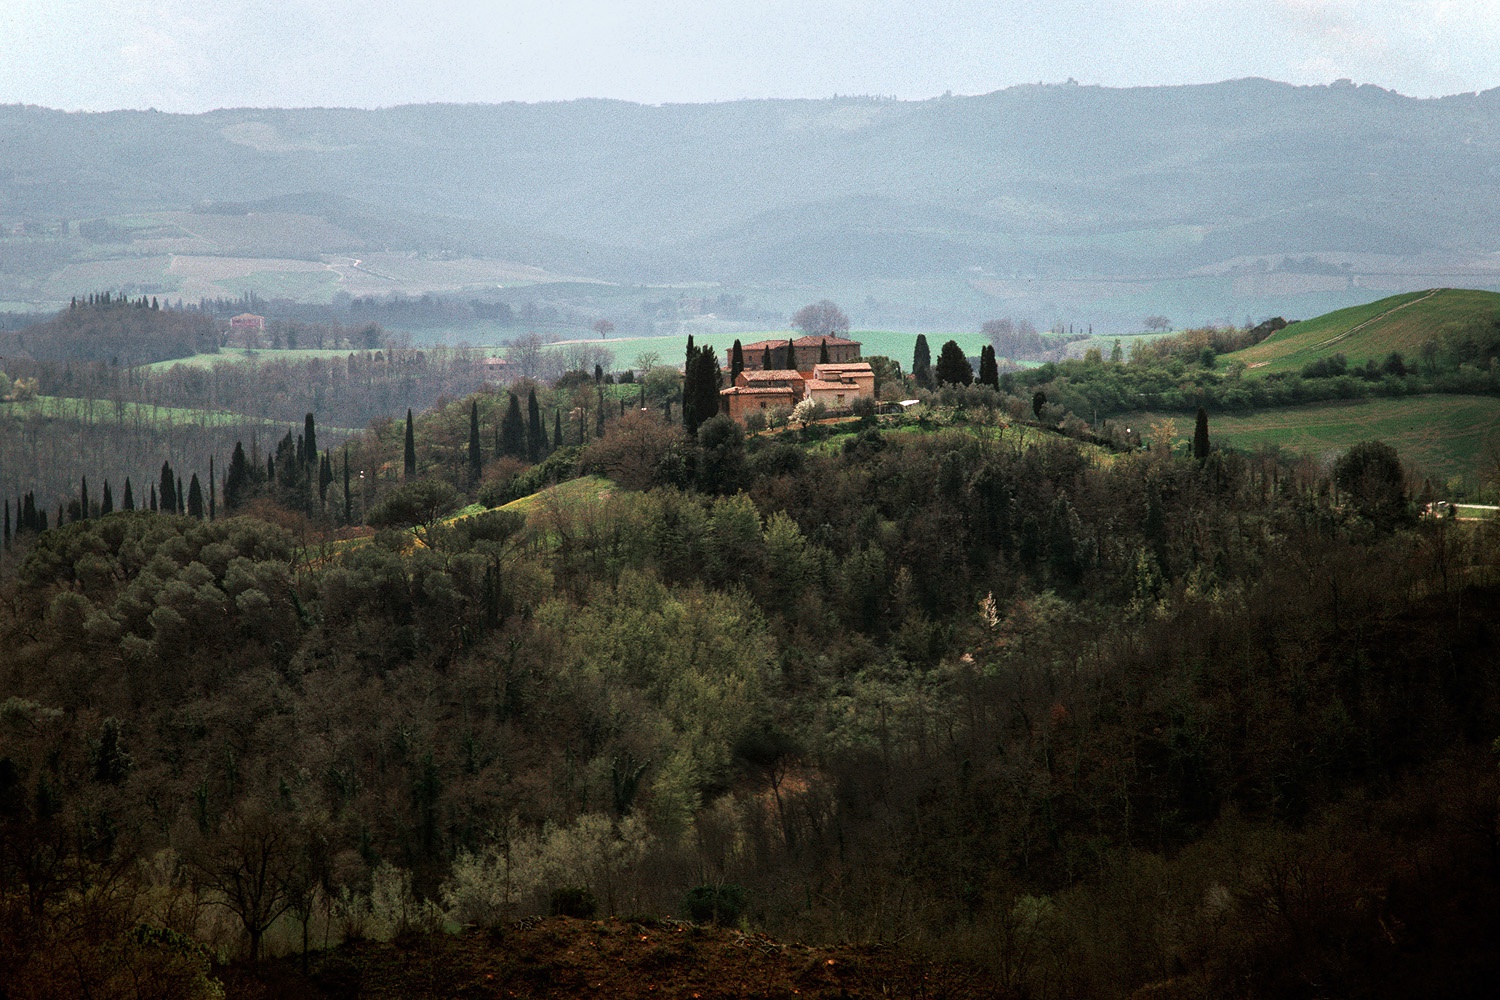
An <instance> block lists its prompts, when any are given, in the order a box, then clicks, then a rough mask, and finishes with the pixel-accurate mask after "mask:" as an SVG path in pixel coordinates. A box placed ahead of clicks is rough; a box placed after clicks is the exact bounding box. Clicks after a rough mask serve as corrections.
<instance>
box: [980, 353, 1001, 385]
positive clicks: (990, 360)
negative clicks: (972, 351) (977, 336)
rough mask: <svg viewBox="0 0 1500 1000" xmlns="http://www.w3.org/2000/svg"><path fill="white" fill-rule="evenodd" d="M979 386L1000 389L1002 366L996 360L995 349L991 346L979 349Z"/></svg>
mask: <svg viewBox="0 0 1500 1000" xmlns="http://www.w3.org/2000/svg"><path fill="white" fill-rule="evenodd" d="M979 384H980V385H987V386H989V387H990V388H991V389H999V388H1000V365H999V363H998V362H997V361H996V360H995V349H994V348H993V347H991V346H990V345H989V344H985V345H984V346H983V347H981V348H980V349H979Z"/></svg>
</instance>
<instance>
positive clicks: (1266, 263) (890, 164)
mask: <svg viewBox="0 0 1500 1000" xmlns="http://www.w3.org/2000/svg"><path fill="white" fill-rule="evenodd" d="M0 135H3V136H4V138H5V150H6V153H5V162H4V166H3V168H0V200H3V204H4V206H5V209H4V214H5V216H6V219H7V221H8V222H10V223H11V224H12V226H11V227H12V229H14V226H15V223H17V222H27V221H30V222H33V223H41V222H44V221H46V220H58V219H72V220H74V225H75V227H76V225H77V222H78V220H109V219H117V218H119V217H124V216H140V215H142V214H143V213H153V212H197V213H200V214H202V213H205V212H207V213H212V214H215V215H218V216H224V215H229V216H239V217H247V216H246V213H256V214H258V215H259V216H260V217H261V226H260V228H261V229H262V230H265V231H262V232H261V233H260V235H259V236H256V237H253V238H249V239H250V243H251V244H252V245H250V246H248V248H247V247H245V246H240V247H238V248H237V249H230V248H225V247H223V246H219V247H218V249H215V244H214V243H213V241H212V239H209V240H208V242H206V243H204V242H203V241H202V240H200V241H199V242H198V244H197V245H195V246H192V247H188V246H184V245H182V244H181V243H180V242H179V243H174V242H173V238H174V237H175V238H177V239H178V240H179V241H180V240H183V239H186V238H187V236H186V234H187V233H191V232H193V231H194V229H195V227H194V225H193V224H192V223H191V221H189V222H186V223H184V222H183V220H182V219H181V218H174V220H173V222H174V224H175V226H176V229H175V230H174V229H172V228H171V227H169V228H168V229H167V230H161V229H159V228H158V229H152V230H147V231H145V232H137V233H135V234H134V235H133V236H132V234H131V231H130V230H129V229H128V228H126V229H124V230H120V229H118V228H117V229H116V230H114V231H115V232H116V233H117V234H119V235H117V236H115V237H113V243H114V244H116V246H115V248H114V251H112V252H114V253H117V254H119V255H123V256H125V257H127V258H128V257H130V256H131V255H134V256H135V257H137V258H140V257H149V256H150V255H151V254H152V253H154V252H160V251H167V252H170V253H186V252H197V253H200V254H206V255H209V256H212V255H214V254H215V253H223V254H228V253H231V252H233V253H238V254H240V255H246V256H252V257H257V256H258V257H274V256H287V257H303V258H308V257H312V258H316V257H317V256H318V255H320V254H345V253H357V252H371V251H391V252H396V253H407V254H418V255H426V256H429V257H430V256H440V257H441V256H446V257H450V258H451V257H475V258H499V259H504V260H509V261H514V262H518V263H521V264H525V265H533V266H537V267H541V268H545V269H546V270H547V271H549V272H551V273H552V274H557V275H572V276H578V277H583V278H587V279H597V280H603V281H611V282H628V283H654V284H661V283H682V282H699V283H715V284H722V285H725V286H729V287H737V288H746V287H748V288H752V289H753V288H758V287H762V286H770V287H775V286H785V285H792V286H797V287H799V288H800V287H801V286H806V287H807V288H808V289H810V290H813V289H816V288H817V287H828V288H833V289H835V290H843V291H845V293H846V296H847V295H850V294H856V293H857V292H859V291H863V292H865V295H864V297H865V298H868V299H870V300H872V303H873V304H871V305H870V306H869V310H868V311H870V312H873V313H877V314H878V313H880V312H881V306H880V303H881V301H882V300H885V301H887V303H888V305H889V308H887V309H886V310H885V311H886V312H889V313H893V314H895V313H899V312H900V307H901V303H900V297H901V296H902V295H903V294H905V295H907V296H908V297H909V298H911V299H912V300H914V301H916V300H922V301H926V300H930V299H933V298H935V297H938V296H939V295H940V294H941V291H940V290H941V289H942V288H947V289H950V290H953V289H957V290H958V291H957V292H955V293H954V295H953V298H954V299H955V301H954V303H953V311H954V315H953V316H952V317H951V319H952V321H954V322H963V321H966V320H973V319H977V318H982V316H983V314H984V313H985V312H986V311H987V310H988V311H991V312H1005V311H1010V312H1014V313H1017V314H1029V315H1034V316H1035V317H1036V318H1037V319H1038V320H1040V321H1042V322H1051V321H1052V320H1054V319H1055V318H1056V319H1063V320H1071V319H1073V318H1075V317H1076V319H1077V321H1079V322H1099V323H1102V324H1104V325H1105V326H1120V325H1122V324H1123V325H1129V323H1130V322H1131V317H1134V316H1136V315H1137V314H1139V313H1140V312H1141V310H1143V309H1144V310H1146V311H1148V312H1157V311H1162V310H1170V311H1172V312H1177V313H1181V314H1182V319H1183V320H1184V321H1193V320H1207V319H1212V318H1216V317H1226V318H1233V319H1235V320H1238V319H1240V318H1241V317H1242V315H1244V314H1252V315H1253V314H1259V313H1262V312H1266V311H1287V310H1290V311H1292V312H1300V313H1303V314H1307V313H1309V312H1310V311H1311V310H1313V309H1315V308H1320V307H1323V306H1326V305H1336V304H1341V303H1343V302H1346V301H1359V300H1364V299H1368V298H1370V297H1373V293H1378V292H1385V291H1391V290H1398V289H1402V288H1407V287H1426V286H1432V285H1438V284H1462V285H1473V286H1479V287H1496V286H1500V256H1497V252H1500V245H1497V243H1500V238H1497V237H1496V235H1495V234H1496V233H1497V232H1500V226H1497V225H1496V223H1497V222H1500V199H1497V198H1496V197H1495V190H1496V185H1497V183H1500V90H1495V91H1487V92H1484V93H1481V94H1477V95H1475V94H1465V95H1456V96H1450V97H1445V98H1441V99H1426V100H1423V99H1414V98H1410V97H1405V96H1402V95H1399V94H1395V93H1393V92H1390V91H1386V90H1383V89H1381V88H1377V87H1373V86H1359V87H1357V86H1354V85H1351V84H1335V85H1332V86H1318V87H1296V86H1291V85H1287V84H1281V83H1273V82H1269V81H1265V80H1256V79H1247V80H1239V81H1231V82H1225V83H1219V84H1213V85H1202V86H1191V87H1161V88H1132V89H1110V88H1100V87H1086V86H1077V85H1053V86H1019V87H1013V88H1009V89H1006V90H1003V91H999V92H996V93H993V94H987V95H983V96H976V97H952V98H939V99H930V100H925V101H896V100H880V99H871V98H838V99H824V100H800V101H789V100H761V101H738V102H729V103H720V104H708V105H668V106H661V107H653V106H646V105H638V104H631V103H626V102H619V101H573V102H561V103H548V104H503V105H462V106H460V105H424V106H406V107H398V108H391V109H383V110H325V109H315V110H233V111H215V112H210V113H205V114H200V115H171V114H163V113H159V112H112V113H105V114H78V113H73V114H67V113H62V112H58V111H50V110H43V109H39V108H32V107H16V106H10V107H5V108H0ZM267 213H280V214H276V215H273V216H272V218H276V219H284V220H292V219H294V218H296V220H297V225H295V226H293V227H292V229H293V230H294V231H295V235H286V234H284V235H282V236H280V237H278V234H277V232H276V231H275V227H274V226H272V227H271V228H270V229H269V230H267V229H266V225H265V223H266V222H267V221H268V220H267V219H266V218H265V217H266V214H267ZM250 217H253V216H250ZM309 217H313V218H315V219H316V220H318V221H319V225H320V227H321V228H320V229H319V230H317V231H316V232H315V233H313V234H309V231H308V229H307V226H306V223H307V222H308V221H309ZM158 221H160V220H158ZM140 224H141V223H140V222H139V220H137V221H135V222H133V223H129V224H128V225H140ZM216 224H218V225H219V226H220V228H222V219H221V220H218V222H217V223H216ZM33 229H37V227H36V226H33ZM94 231H95V232H96V234H97V232H98V225H97V224H96V225H95V228H94ZM195 235H198V236H201V235H202V234H201V233H197V234H195ZM147 237H149V239H148V238H147ZM111 239H112V238H111V237H109V236H108V235H106V236H104V237H98V236H97V235H96V239H95V240H94V245H93V246H92V247H91V253H92V255H93V256H94V257H98V256H100V255H101V254H104V253H105V248H106V247H107V246H109V245H111ZM153 241H155V242H154V243H153ZM44 242H45V241H44V240H43V241H39V240H36V239H28V240H22V241H17V240H16V239H15V238H14V236H12V238H11V239H9V240H8V241H7V243H6V244H5V246H6V248H7V249H6V255H7V257H9V258H10V260H9V261H8V263H9V264H10V266H5V267H0V271H5V272H8V273H7V274H6V275H5V277H4V280H5V281H6V282H7V286H8V287H7V288H6V289H5V291H4V292H3V293H0V295H3V297H4V298H7V299H16V300H19V301H27V300H33V299H38V298H44V297H45V296H39V295H38V294H37V293H36V291H35V290H34V288H35V285H36V282H37V280H39V276H41V275H44V274H47V273H53V271H55V269H56V267H58V266H61V265H63V264H65V263H66V262H67V261H68V260H73V259H75V258H76V253H74V252H73V251H67V252H64V250H63V249H61V248H62V247H63V246H65V245H66V244H65V243H64V242H62V241H54V242H57V247H54V250H55V251H56V254H54V255H53V256H52V257H48V255H47V254H46V253H45V252H43V249H42V247H41V244H42V243H44ZM74 242H76V241H74ZM22 244H25V245H24V246H23V245H22ZM75 249H76V248H75ZM23 251H24V253H23ZM26 253H29V254H30V255H31V256H30V257H25V256H24V254H26ZM58 255H61V256H58ZM28 265H29V266H28ZM28 276H29V277H28ZM28 280H30V281H31V282H32V285H30V286H28V285H27V281H28ZM170 284H171V282H170V280H167V281H166V284H164V285H163V288H162V290H163V291H165V292H168V293H171V292H172V291H173V289H172V288H171V287H169V286H170ZM177 290H178V291H181V289H180V288H179V289H177ZM408 290H410V289H408ZM1153 297H1156V298H1157V299H1159V300H1164V304H1162V305H1160V306H1159V307H1158V308H1151V304H1152V300H1153ZM1304 300H1305V301H1304ZM965 310H966V311H967V312H968V313H971V314H972V315H968V316H965V315H963V313H964V311H965ZM856 312H858V310H856ZM1054 313H1055V314H1056V315H1055V316H1054V315H1051V314H1054ZM855 318H856V320H857V321H859V320H864V321H866V322H882V321H883V322H886V323H891V322H893V321H894V322H896V323H897V325H899V323H900V317H899V315H890V316H886V315H872V316H868V317H861V316H856V317H855Z"/></svg>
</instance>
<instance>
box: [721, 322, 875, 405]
mask: <svg viewBox="0 0 1500 1000" xmlns="http://www.w3.org/2000/svg"><path fill="white" fill-rule="evenodd" d="M859 348H860V345H859V342H858V341H854V340H845V339H843V338H842V337H802V338H800V339H797V340H763V341H759V342H757V343H754V344H749V345H746V346H742V347H741V348H740V351H741V357H743V358H744V362H745V367H744V370H743V371H741V372H740V374H739V377H738V378H736V379H735V381H734V385H732V386H730V387H729V388H727V389H720V390H719V399H720V401H721V404H722V410H723V412H724V413H727V414H729V415H730V416H731V417H733V418H734V419H735V420H744V419H745V416H746V415H747V414H749V413H751V412H754V411H757V410H771V409H775V408H777V407H785V408H787V409H791V408H792V407H794V406H796V405H797V404H798V403H800V402H802V401H803V400H804V399H814V400H817V401H819V402H821V403H823V404H824V405H825V406H827V407H828V409H830V410H835V411H836V410H847V409H848V408H849V407H850V406H851V405H852V404H853V402H854V400H856V399H858V398H859V397H861V396H868V397H870V398H872V399H873V398H874V397H875V372H874V370H873V369H872V368H871V367H870V364H869V362H867V361H861V360H859ZM825 351H826V353H827V357H828V361H827V362H823V361H821V360H820V359H821V358H822V357H823V356H824V353H825ZM788 358H790V359H791V360H792V364H793V365H794V366H795V367H789V366H787V359H788ZM768 362H769V365H771V366H776V367H769V366H768V364H767V363H768ZM730 363H731V364H732V360H731V361H730ZM726 367H727V365H726Z"/></svg>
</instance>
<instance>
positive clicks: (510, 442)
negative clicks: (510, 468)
mask: <svg viewBox="0 0 1500 1000" xmlns="http://www.w3.org/2000/svg"><path fill="white" fill-rule="evenodd" d="M500 444H501V452H502V453H503V454H506V455H509V456H510V457H511V458H525V457H526V418H525V417H523V416H521V401H520V400H519V399H517V398H516V394H515V393H510V404H509V405H508V406H507V407H506V408H505V416H504V418H502V419H501V421H500Z"/></svg>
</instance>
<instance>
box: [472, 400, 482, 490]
mask: <svg viewBox="0 0 1500 1000" xmlns="http://www.w3.org/2000/svg"><path fill="white" fill-rule="evenodd" d="M483 467H484V456H483V455H482V454H481V453H480V450H479V400H477V399H472V400H470V401H469V482H470V483H477V482H479V473H480V470H481V469H482V468H483Z"/></svg>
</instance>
